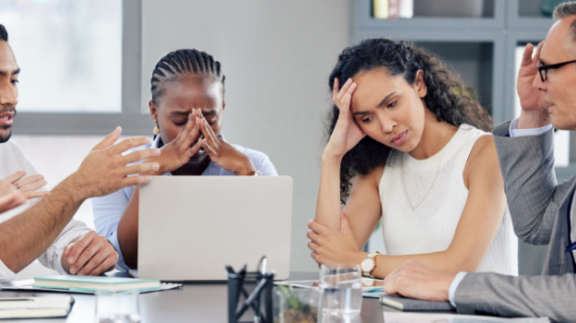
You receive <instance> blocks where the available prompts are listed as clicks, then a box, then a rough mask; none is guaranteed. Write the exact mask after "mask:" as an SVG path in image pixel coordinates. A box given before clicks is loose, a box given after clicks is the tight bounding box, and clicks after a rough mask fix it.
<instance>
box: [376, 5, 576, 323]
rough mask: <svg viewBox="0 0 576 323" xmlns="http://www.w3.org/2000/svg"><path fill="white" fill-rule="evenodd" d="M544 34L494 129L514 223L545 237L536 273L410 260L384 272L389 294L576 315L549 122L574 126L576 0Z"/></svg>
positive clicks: (573, 245)
mask: <svg viewBox="0 0 576 323" xmlns="http://www.w3.org/2000/svg"><path fill="white" fill-rule="evenodd" d="M554 19H555V20H556V22H555V23H554V25H553V26H552V27H551V28H550V31H549V32H548V35H547V36H546V39H545V40H544V41H543V42H542V43H540V45H538V48H537V49H536V53H535V55H534V58H532V53H533V50H534V46H532V45H531V44H529V45H528V46H526V50H525V51H524V56H523V59H522V64H521V67H520V71H519V73H518V82H517V91H518V95H519V97H520V104H521V106H522V113H521V115H520V118H519V119H516V120H513V121H511V122H507V123H505V124H502V125H500V126H498V127H496V128H495V129H494V131H493V134H494V141H495V143H496V148H497V150H498V158H499V160H500V168H501V170H502V174H503V176H504V183H505V184H504V185H505V191H506V197H507V199H508V206H509V208H510V212H511V215H512V222H513V224H514V230H515V232H516V234H517V235H518V237H520V238H521V239H522V240H524V241H525V242H527V243H530V244H535V245H549V247H548V255H547V257H546V263H545V265H544V271H543V272H542V275H541V276H534V277H531V276H519V277H513V276H506V275H500V274H494V273H464V272H460V273H443V272H438V271H437V270H434V269H431V268H427V267H425V266H423V265H422V264H419V263H416V262H413V261H410V262H407V263H405V264H404V265H402V266H401V267H400V268H399V269H398V270H396V271H395V272H393V273H392V274H390V275H389V276H388V277H386V280H385V285H386V286H385V288H384V290H385V291H386V292H387V293H389V294H400V295H403V296H407V297H413V298H420V299H425V300H435V301H447V300H450V302H451V303H452V305H453V306H455V307H456V309H457V310H458V313H462V314H474V313H475V314H492V315H500V316H540V317H549V318H550V319H551V320H553V321H558V322H576V272H575V269H576V263H575V256H576V200H575V199H576V194H575V188H576V176H574V177H572V178H571V179H570V180H568V181H566V182H564V183H562V184H558V183H557V181H556V174H555V172H554V151H553V149H554V144H553V129H552V127H554V128H557V129H562V130H572V131H574V130H576V91H574V89H575V88H576V64H575V63H576V2H566V3H563V4H560V5H559V6H558V7H556V8H555V10H554Z"/></svg>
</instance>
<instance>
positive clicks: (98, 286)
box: [34, 275, 160, 292]
mask: <svg viewBox="0 0 576 323" xmlns="http://www.w3.org/2000/svg"><path fill="white" fill-rule="evenodd" d="M34 287H40V288H56V289H66V290H70V291H74V290H79V291H96V290H103V291H111V292H117V291H123V290H134V289H138V290H140V291H146V290H157V289H159V288H160V281H159V280H153V279H134V278H120V277H105V276H96V277H94V276H71V275H64V276H49V277H36V278H34Z"/></svg>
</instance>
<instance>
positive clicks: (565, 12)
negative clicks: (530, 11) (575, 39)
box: [552, 1, 576, 20]
mask: <svg viewBox="0 0 576 323" xmlns="http://www.w3.org/2000/svg"><path fill="white" fill-rule="evenodd" d="M569 16H576V1H568V2H564V3H561V4H559V5H557V6H556V8H554V13H553V14H552V17H553V18H554V20H559V19H562V18H566V17H569Z"/></svg>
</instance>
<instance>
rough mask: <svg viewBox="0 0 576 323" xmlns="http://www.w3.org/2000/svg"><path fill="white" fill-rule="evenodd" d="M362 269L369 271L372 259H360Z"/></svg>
mask: <svg viewBox="0 0 576 323" xmlns="http://www.w3.org/2000/svg"><path fill="white" fill-rule="evenodd" d="M361 266H362V271H363V272H365V273H370V272H371V271H372V269H374V259H372V258H366V259H364V260H362V265H361Z"/></svg>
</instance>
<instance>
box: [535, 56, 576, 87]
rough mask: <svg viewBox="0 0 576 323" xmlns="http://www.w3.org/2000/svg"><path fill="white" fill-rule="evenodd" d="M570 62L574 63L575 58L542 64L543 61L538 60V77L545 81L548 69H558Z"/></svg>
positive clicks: (575, 61)
mask: <svg viewBox="0 0 576 323" xmlns="http://www.w3.org/2000/svg"><path fill="white" fill-rule="evenodd" d="M570 63H576V60H573V61H568V62H563V63H558V64H552V65H544V63H542V62H538V73H540V79H541V80H542V82H546V80H547V79H548V70H555V69H559V68H560V67H562V66H564V65H566V64H570Z"/></svg>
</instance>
